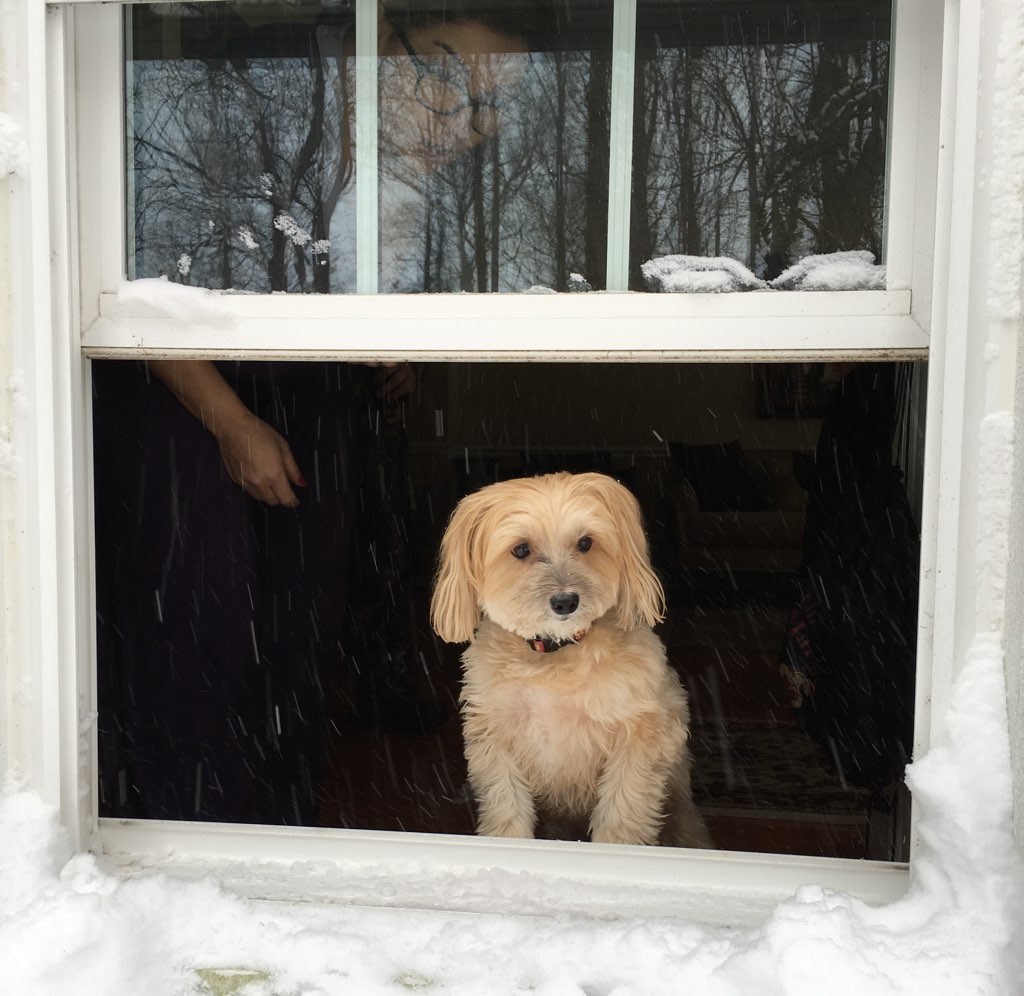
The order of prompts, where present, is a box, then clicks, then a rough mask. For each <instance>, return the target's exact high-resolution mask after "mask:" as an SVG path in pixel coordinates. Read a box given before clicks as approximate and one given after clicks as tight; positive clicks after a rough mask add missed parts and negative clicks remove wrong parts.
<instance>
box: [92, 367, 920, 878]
mask: <svg viewBox="0 0 1024 996" xmlns="http://www.w3.org/2000/svg"><path fill="white" fill-rule="evenodd" d="M224 369H225V371H226V372H228V373H229V374H231V375H232V376H233V377H234V378H235V381H234V383H236V386H238V388H239V389H240V390H242V391H243V393H245V394H247V395H248V394H252V396H253V399H254V400H253V406H254V408H255V409H256V410H257V411H258V412H259V413H260V414H261V415H262V416H264V417H267V418H269V419H271V420H272V421H273V422H274V424H275V425H279V426H280V427H281V428H282V429H285V428H287V429H288V430H289V432H290V433H291V435H290V438H292V439H293V440H294V442H295V449H296V453H297V456H298V457H299V460H300V465H301V466H302V468H303V470H304V473H305V474H306V476H307V478H308V481H309V487H308V489H307V490H306V491H304V492H303V493H302V496H301V497H302V501H303V503H305V504H307V505H309V506H310V508H311V509H312V511H313V516H312V518H310V519H307V520H304V522H303V524H302V526H301V528H298V529H296V530H295V531H293V532H289V530H290V529H291V526H286V527H285V528H284V531H283V532H282V531H281V530H279V529H277V528H276V527H271V525H270V524H269V523H270V519H271V517H272V516H274V515H275V514H278V513H280V514H281V515H288V513H287V512H286V511H285V510H280V509H278V510H273V509H270V510H268V509H264V508H261V507H258V506H257V505H256V503H254V502H249V501H248V500H247V499H245V498H243V496H242V495H241V493H240V492H237V491H236V490H232V489H233V485H231V484H230V482H229V481H227V480H226V478H225V476H224V475H223V472H222V470H221V467H220V457H219V454H218V453H217V450H216V445H215V444H214V443H213V441H212V439H210V438H209V437H207V436H206V434H205V431H204V430H203V428H202V426H200V425H199V423H198V422H197V421H196V420H195V419H193V418H192V416H190V415H188V414H187V413H186V412H185V411H184V410H183V409H182V408H181V406H180V405H179V404H178V403H177V402H176V401H175V400H174V399H173V398H171V397H170V395H169V393H168V392H167V391H166V389H165V388H164V387H163V385H162V384H160V383H159V382H157V381H156V380H155V379H150V380H147V378H146V376H145V371H144V369H143V368H142V367H141V366H139V365H136V364H134V363H127V364H125V363H103V362H97V363H95V364H94V373H95V377H94V380H95V383H96V409H95V412H94V421H95V429H94V435H95V440H96V445H95V454H96V488H97V516H98V520H97V554H98V561H99V573H98V577H97V592H98V598H99V600H100V650H101V652H100V660H99V667H100V680H99V694H100V702H99V705H100V716H101V721H100V747H101V781H100V785H101V800H102V809H101V813H102V815H108V816H117V817H149V818H160V817H162V818H172V819H195V818H197V817H198V818H202V819H220V820H224V819H232V820H235V819H240V820H243V821H245V820H249V821H253V820H255V821H258V822H269V823H281V822H287V823H295V822H304V823H307V824H310V825H320V826H343V827H350V828H367V829H390V830H410V831H413V830H415V831H425V832H447V833H471V832H472V818H471V809H470V806H469V802H468V799H467V796H466V794H465V789H464V777H465V773H464V767H463V763H464V762H463V760H462V750H461V739H460V736H461V734H460V731H459V724H458V719H457V715H456V705H455V699H456V696H457V687H458V675H459V668H458V651H459V648H456V647H449V646H445V645H441V644H439V643H438V642H437V641H436V639H434V638H433V637H432V635H431V634H430V631H429V625H428V623H427V619H426V600H427V598H428V597H429V586H430V576H431V571H432V566H433V562H434V556H435V551H436V548H437V539H438V536H439V533H440V530H441V528H442V527H443V524H444V520H445V518H446V516H447V514H448V512H449V510H450V509H451V507H452V506H453V504H454V502H455V500H456V499H457V498H458V497H459V496H460V495H462V494H464V493H466V492H467V491H469V490H472V489H474V488H475V487H477V486H479V485H480V484H482V483H486V482H488V481H490V480H494V479H497V478H503V477H509V476H516V475H519V474H523V473H527V474H528V473H534V472H543V471H548V470H552V469H570V470H584V469H598V470H603V471H605V472H610V473H612V474H614V475H615V476H617V477H619V478H620V479H622V480H624V481H626V482H627V483H628V484H629V485H630V486H631V488H632V489H633V490H634V491H635V493H637V494H638V495H639V496H640V499H641V502H642V504H643V506H644V511H645V515H646V517H647V526H648V533H649V535H650V537H651V540H652V546H653V550H654V559H655V563H656V565H657V567H658V569H659V572H660V574H661V576H662V578H663V580H664V582H665V584H666V586H667V588H668V592H669V598H670V604H669V620H668V622H667V624H666V626H665V627H663V628H662V630H661V635H662V637H663V639H665V641H666V644H667V645H668V648H669V656H670V659H671V660H672V662H673V665H674V666H676V667H678V668H679V670H680V672H681V673H682V674H683V676H684V680H685V682H686V684H687V686H688V689H689V693H690V699H691V709H692V713H693V732H692V748H693V753H694V756H695V759H696V765H697V771H696V773H695V785H696V793H697V801H698V804H699V805H700V806H701V807H702V809H703V811H704V814H705V817H706V819H707V820H708V823H709V826H710V828H711V831H712V836H713V837H714V838H715V842H716V844H717V846H719V847H721V848H723V849H727V850H728V849H734V850H763V851H768V852H778V853H795V854H817V855H824V856H831V857H872V858H878V859H882V860H893V859H895V860H902V859H905V857H906V846H907V839H906V832H907V829H906V828H907V823H906V820H907V800H906V798H905V796H904V795H903V793H902V790H899V789H895V788H894V787H893V785H892V783H893V781H894V780H895V779H896V778H897V776H898V775H899V773H900V772H901V771H902V764H903V762H904V761H905V755H906V752H907V749H908V744H909V739H908V738H909V728H910V725H911V722H912V712H913V706H912V701H913V681H914V676H913V658H914V645H915V632H916V620H915V616H916V596H915V591H916V584H917V562H916V541H917V525H916V518H915V517H914V514H913V512H914V510H915V509H916V508H917V502H918V496H917V495H916V494H914V493H913V489H911V493H910V494H909V495H908V494H907V492H906V489H905V487H904V485H903V484H902V483H901V480H900V478H901V472H902V475H903V476H905V477H906V478H907V479H908V480H911V481H914V480H916V479H917V476H916V475H917V471H918V468H919V463H920V457H921V440H920V437H919V435H918V430H919V428H920V425H919V422H918V412H919V409H920V405H921V403H922V401H923V398H922V396H921V390H920V383H921V378H920V369H919V368H916V367H910V366H908V365H892V364H869V365H859V366H855V365H845V366H844V365H816V364H802V365H775V364H769V365H764V364H755V365H746V364H728V365H714V364H710V365H709V364H701V365H672V364H659V365H644V364H641V365H630V366H627V367H616V366H611V365H601V364H597V365H595V364H569V365H566V364H544V365H537V364H487V365H479V364H469V363H461V364H429V365H426V366H425V367H424V368H423V369H422V370H421V374H422V376H421V377H420V379H419V384H418V387H417V389H416V391H415V393H414V394H413V395H412V396H411V397H410V398H409V399H408V401H407V402H406V403H405V404H404V405H403V406H402V407H401V408H400V409H385V407H383V406H381V405H380V403H379V401H378V400H377V399H376V396H375V393H374V390H373V386H372V385H373V383H374V378H375V377H376V376H378V374H379V370H378V371H375V370H374V368H361V367H356V366H346V365H344V364H312V365H310V364H301V363H299V364H295V363H291V364H276V365H272V366H271V365H267V364H263V365H259V364H242V365H240V366H236V365H234V364H231V365H225V366H224ZM387 410H391V411H395V410H400V411H401V414H402V419H401V421H396V422H394V423H389V422H388V420H387V418H386V411H387ZM829 413H831V414H829ZM837 420H838V421H837ZM851 427H852V428H853V430H854V431H853V433H852V435H851ZM867 427H871V430H872V431H871V432H868V431H867ZM360 452H362V457H360V456H359V455H358V454H359V453H360ZM815 452H817V459H815V458H814V454H815ZM300 454H301V455H300ZM310 468H312V471H311V470H310ZM834 468H840V469H841V471H842V472H841V473H837V474H836V475H834V477H833V478H830V477H829V473H828V472H829V470H830V469H834ZM798 475H799V476H798ZM837 481H838V482H839V483H837ZM829 482H831V483H829ZM805 489H806V490H805ZM812 496H813V499H812ZM854 507H856V509H857V511H851V509H852V508H854ZM318 510H319V511H318ZM360 510H362V511H360ZM367 512H368V513H369V516H368V517H367ZM908 513H909V514H910V517H909V518H908V517H907V516H908ZM870 515H874V516H875V519H876V520H877V519H879V518H883V519H885V520H886V521H887V522H888V523H890V525H889V526H888V527H887V528H888V530H889V532H888V533H886V534H884V535H882V534H881V533H879V532H878V531H877V530H874V531H873V532H872V534H871V541H872V542H874V543H875V544H876V545H880V547H881V548H884V553H885V556H890V557H892V556H895V557H896V561H894V563H897V564H898V570H886V571H882V572H879V571H878V570H877V569H876V568H877V563H875V562H873V561H872V560H871V556H870V550H865V549H862V547H863V544H864V535H865V533H864V531H865V529H866V528H867V526H868V523H869V519H870ZM346 517H347V518H346ZM823 522H824V523H827V524H828V525H829V526H832V527H834V528H832V529H831V530H828V529H826V530H825V532H824V534H823V533H822V525H823ZM815 532H816V533H817V536H818V539H817V540H815V541H813V542H812V540H811V537H812V533H815ZM246 537H248V538H246ZM250 543H251V544H254V546H253V547H251V548H250V547H249V546H248V545H247V544H250ZM844 543H845V544H846V545H845V546H844ZM197 550H198V551H199V554H198V555H197V553H196V551H197ZM850 557H856V563H853V562H851V561H850V560H849V559H848V558H850ZM261 561H262V564H261ZM346 564H347V565H348V570H347V571H346ZM840 564H841V565H842V567H840V566H839V565H840ZM268 568H269V569H270V570H271V572H272V573H273V574H275V575H278V574H280V575H281V576H282V577H283V578H284V580H283V581H282V582H281V583H280V584H275V585H271V586H269V587H262V583H261V581H260V577H261V575H262V576H264V577H265V576H266V570H267V569H268ZM344 578H347V579H348V585H347V587H348V592H349V595H351V596H352V597H351V598H349V597H348V596H346V595H345V593H344V592H343V591H342V586H341V582H342V581H343V579H344ZM880 585H881V586H883V587H884V586H886V585H888V587H885V590H884V591H882V589H881V588H880V587H879V586H880ZM332 586H333V587H332ZM316 588H319V590H318V591H313V592H312V594H311V589H316ZM328 589H329V590H328ZM871 592H874V595H873V596H872V595H871ZM290 596H293V597H294V601H293V602H292V603H291V604H288V599H289V597H290ZM812 602H813V604H812ZM809 606H810V607H809ZM311 613H312V614H311ZM852 619H856V620H857V626H856V628H854V629H852V630H851V629H849V628H848V627H847V628H844V627H846V626H847V621H848V620H852ZM132 627H134V628H135V631H134V632H131V628H132ZM399 647H400V648H401V651H402V654H403V659H402V660H401V662H398V661H389V660H388V655H392V657H395V658H397V657H398V654H397V649H398V648H399ZM825 647H828V648H829V652H828V653H823V648H825ZM211 648H213V649H214V651H215V652H213V653H211ZM808 648H810V649H809V651H808ZM837 648H841V649H843V652H844V653H846V655H847V656H845V657H843V659H842V663H841V666H838V667H837V666H836V662H835V660H834V659H829V658H830V655H831V657H832V658H834V657H835V654H836V653H837ZM367 660H371V661H376V662H377V663H378V666H379V670H377V671H375V672H374V673H373V676H372V677H371V676H370V672H368V670H367V663H366V662H367ZM780 665H785V666H786V668H787V670H788V672H789V674H790V676H791V679H790V680H791V682H792V684H793V685H794V687H797V688H802V689H803V690H802V693H801V694H802V695H803V705H802V709H801V713H800V716H799V719H800V720H801V721H803V722H804V723H805V724H811V725H810V726H808V727H807V728H806V729H801V727H800V724H799V722H798V721H797V717H796V716H794V714H793V713H792V712H791V711H790V700H789V695H790V688H789V685H788V684H787V681H786V679H785V678H784V677H783V676H782V675H781V674H780V672H779V666H780ZM371 666H372V665H371ZM865 682H866V684H865ZM806 683H816V690H815V694H814V695H813V696H809V695H808V690H807V684H806ZM367 686H368V687H367ZM854 689H861V690H862V692H863V694H861V693H858V694H859V695H860V697H858V696H857V695H854V694H853V691H854ZM864 689H867V691H866V692H864V691H863V690H864ZM410 690H411V691H412V692H413V693H414V699H413V701H415V702H418V703H420V705H421V706H422V707H423V709H425V710H426V712H425V713H424V714H423V715H422V716H419V715H416V714H413V715H412V716H410V714H409V713H408V711H407V710H406V709H405V708H404V706H403V698H402V697H403V695H405V694H406V693H408V692H409V691H410ZM360 699H361V700H362V702H360ZM405 701H406V702H407V701H408V699H406V700H405ZM869 701H870V703H871V709H870V712H869V711H867V710H866V708H865V707H866V703H867V702H869ZM879 702H884V703H886V704H887V705H886V708H885V709H882V708H880V707H879V705H878V703H879ZM357 704H359V705H361V707H362V710H363V713H364V714H363V715H359V709H357V708H356V706H357ZM840 705H843V708H845V710H846V711H845V712H844V711H843V709H841V708H840ZM438 706H440V707H442V708H441V710H440V711H438V708H437V707H438ZM366 710H370V711H371V714H370V716H369V718H370V719H371V720H372V722H367V718H368V717H367V715H366ZM374 710H376V711H374ZM410 718H411V719H413V720H415V721H417V722H420V721H429V723H428V724H427V725H429V730H428V731H427V733H426V734H425V735H421V734H420V731H418V730H410V729H409V728H408V726H407V725H406V724H407V722H408V721H410ZM321 724H322V725H321ZM375 724H376V725H375ZM812 728H813V733H812ZM868 729H870V730H871V731H873V732H872V734H871V737H870V738H869V739H868V740H867V741H865V738H864V736H863V731H865V730H868ZM876 747H877V748H879V749H877V750H876V749H873V748H876ZM875 760H878V761H879V762H884V763H883V765H882V767H881V768H877V769H872V764H873V763H874V761H875ZM250 768H251V769H252V770H251V771H250V770H249V769H250ZM858 768H859V769H863V770H856V769H858ZM197 773H198V774H197ZM247 778H248V779H250V780H251V783H252V784H256V785H259V784H260V779H263V783H262V784H263V786H264V787H263V788H262V789H261V790H260V791H258V792H256V793H255V795H254V796H252V797H249V796H246V793H245V791H244V790H245V786H246V779H247ZM249 798H254V799H256V800H257V802H254V803H250V802H249V801H248V799H249ZM247 806H250V807H251V808H248V809H247V808H246V807H247ZM232 807H237V808H234V809H233V808H232ZM297 814H298V815H297Z"/></svg>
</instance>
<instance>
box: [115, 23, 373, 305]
mask: <svg viewBox="0 0 1024 996" xmlns="http://www.w3.org/2000/svg"><path fill="white" fill-rule="evenodd" d="M126 18H127V22H126V23H127V30H128V44H127V51H128V63H127V75H128V85H127V92H128V99H129V106H128V177H129V190H130V198H131V199H130V202H129V213H128V224H129V232H128V238H129V250H130V251H129V274H130V276H133V277H153V276H161V275H164V276H168V277H169V278H171V279H173V280H176V281H180V282H182V283H186V284H192V285H195V286H201V287H211V288H231V289H235V290H244V291H255V292H269V291H285V290H287V291H294V292H311V291H316V292H326V291H329V290H336V291H346V290H354V289H355V278H354V274H355V260H354V246H355V227H354V226H355V219H354V214H353V213H352V212H351V211H346V210H345V206H344V202H345V201H346V200H348V191H349V189H350V187H351V179H352V171H353V161H352V154H351V147H352V116H351V108H352V106H353V102H354V97H355V94H354V80H353V79H352V73H351V71H350V69H349V68H348V66H347V60H345V59H344V58H343V55H344V53H345V52H347V51H349V50H351V48H352V45H353V44H354V18H353V15H352V13H351V11H350V10H346V9H344V8H342V7H341V6H339V5H336V4H331V5H326V4H325V5H322V6H318V5H316V4H311V3H306V4H301V3H297V4H290V5H288V6H284V5H280V4H277V5H273V4H258V3H256V4H246V3H242V4H209V5H207V4H203V5H185V4H174V5H170V4H168V5H151V6H149V5H137V6H133V7H131V8H130V9H129V11H128V13H127V14H126Z"/></svg>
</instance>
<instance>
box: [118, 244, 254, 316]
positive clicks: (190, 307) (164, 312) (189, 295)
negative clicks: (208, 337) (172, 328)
mask: <svg viewBox="0 0 1024 996" xmlns="http://www.w3.org/2000/svg"><path fill="white" fill-rule="evenodd" d="M190 262H191V260H190ZM178 265H179V269H180V267H181V264H180V263H179V264H178ZM116 312H118V313H122V314H123V313H130V314H132V315H136V316H138V315H140V314H142V315H155V316H157V317H160V318H176V319H178V320H179V321H183V322H192V323H194V324H196V325H212V326H217V327H221V328H226V327H228V326H231V325H234V324H235V321H236V319H235V316H234V315H233V314H232V312H231V311H230V310H229V309H228V308H226V307H224V305H223V304H221V302H220V300H219V295H218V294H217V293H216V292H215V291H211V290H206V289H205V288H203V287H187V286H185V285H184V284H177V283H172V282H171V281H170V280H168V279H167V278H166V277H146V278H145V279H143V280H122V281H121V285H120V287H119V288H118V291H117V304H116Z"/></svg>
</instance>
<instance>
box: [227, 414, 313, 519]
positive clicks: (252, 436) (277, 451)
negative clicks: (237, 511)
mask: <svg viewBox="0 0 1024 996" xmlns="http://www.w3.org/2000/svg"><path fill="white" fill-rule="evenodd" d="M217 444H218V446H219V447H220V456H221V459H222V460H223V461H224V467H225V469H226V470H227V472H228V476H229V477H230V478H231V480H233V481H234V482H235V484H237V485H239V486H240V487H241V488H242V489H243V490H244V491H245V493H246V494H247V495H249V497H250V498H255V499H256V500H257V501H261V502H263V503H264V504H265V505H284V506H285V507H286V508H295V506H296V505H298V504H299V499H298V498H297V497H296V496H295V492H294V491H293V490H292V485H293V484H297V485H299V486H300V487H305V486H306V479H305V477H303V475H302V472H301V471H300V470H299V466H298V464H297V463H296V462H295V457H294V456H293V455H292V451H291V447H290V446H289V445H288V442H287V440H285V438H284V436H282V435H281V434H280V433H279V432H278V431H277V430H276V429H273V428H271V427H270V426H269V425H267V423H266V422H264V421H263V420H262V419H260V418H257V417H256V416H255V415H253V414H252V413H247V415H246V416H245V417H243V418H240V419H237V420H235V421H232V422H230V423H228V424H227V425H222V426H221V427H220V429H219V431H218V432H217Z"/></svg>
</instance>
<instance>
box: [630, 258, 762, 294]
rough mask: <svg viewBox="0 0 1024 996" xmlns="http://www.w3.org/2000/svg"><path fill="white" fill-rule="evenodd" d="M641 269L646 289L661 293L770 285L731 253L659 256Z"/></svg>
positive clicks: (723, 290) (707, 291) (705, 292)
mask: <svg viewBox="0 0 1024 996" xmlns="http://www.w3.org/2000/svg"><path fill="white" fill-rule="evenodd" d="M640 270H641V272H642V273H643V276H644V283H645V284H646V285H647V289H648V290H649V291H654V292H655V293H658V294H725V293H728V292H730V291H749V290H763V289H764V288H765V287H767V286H768V285H767V284H766V283H765V282H764V281H763V280H759V279H758V278H757V277H755V276H754V274H753V273H751V272H750V270H748V269H747V268H746V267H745V266H744V265H743V264H742V263H738V262H737V261H736V260H735V259H730V258H729V257H728V256H657V257H656V258H654V259H649V260H648V261H647V262H646V263H643V264H641V266H640Z"/></svg>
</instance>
